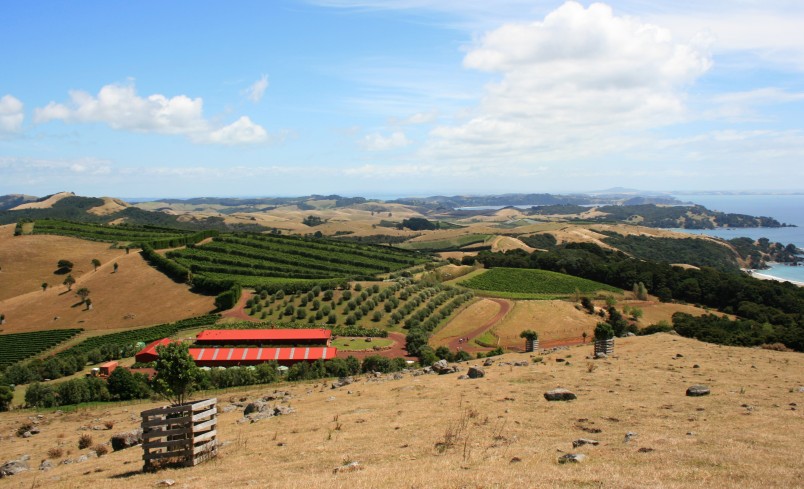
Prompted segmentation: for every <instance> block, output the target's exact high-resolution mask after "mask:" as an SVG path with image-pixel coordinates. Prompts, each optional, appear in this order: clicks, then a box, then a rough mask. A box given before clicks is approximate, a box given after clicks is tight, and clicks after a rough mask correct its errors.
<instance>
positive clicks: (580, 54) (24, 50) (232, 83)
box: [0, 0, 804, 198]
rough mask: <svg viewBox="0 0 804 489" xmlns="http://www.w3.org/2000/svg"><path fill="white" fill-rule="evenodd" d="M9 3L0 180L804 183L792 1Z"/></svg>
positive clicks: (800, 15) (169, 187) (374, 190)
mask: <svg viewBox="0 0 804 489" xmlns="http://www.w3.org/2000/svg"><path fill="white" fill-rule="evenodd" d="M0 14H2V15H0V17H2V18H3V20H4V22H3V29H1V30H0V46H2V47H0V53H1V54H0V194H7V193H27V194H32V195H38V196H41V195H45V194H49V193H54V192H58V191H62V190H67V191H74V192H76V193H78V194H80V195H94V196H102V195H111V196H116V197H123V198H126V197H167V196H170V197H192V196H285V195H307V194H311V193H318V194H330V193H339V194H342V195H362V196H381V197H382V196H386V197H389V196H403V195H434V194H469V193H472V194H491V193H505V192H568V191H584V190H598V189H603V188H608V187H613V186H624V187H631V188H640V189H645V190H707V189H722V190H744V189H758V190H804V184H802V182H804V178H802V177H804V165H802V161H803V160H804V117H803V116H802V114H804V29H802V28H801V26H802V25H804V2H800V1H798V0H765V1H759V0H707V1H693V0H681V1H679V0H673V1H671V0H667V1H664V0H653V1H647V0H612V1H610V2H607V3H591V2H560V1H544V0H531V1H524V0H497V1H495V2H488V1H478V0H460V1H459V0H428V1H425V0H309V1H301V0H299V1H291V0H276V1H271V2H262V1H250V2H242V1H241V2H207V1H176V2H152V1H139V2H101V1H81V2H24V1H7V2H3V5H2V7H0Z"/></svg>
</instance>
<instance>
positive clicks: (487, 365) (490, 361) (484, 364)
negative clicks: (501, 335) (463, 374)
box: [483, 358, 494, 367]
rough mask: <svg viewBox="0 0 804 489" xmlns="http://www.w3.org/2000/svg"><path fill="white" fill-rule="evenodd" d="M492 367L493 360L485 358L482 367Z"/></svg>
mask: <svg viewBox="0 0 804 489" xmlns="http://www.w3.org/2000/svg"><path fill="white" fill-rule="evenodd" d="M492 365H494V359H493V358H487V359H485V360H484V361H483V366H484V367H491V366H492Z"/></svg>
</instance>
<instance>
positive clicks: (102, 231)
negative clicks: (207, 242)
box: [31, 219, 217, 249]
mask: <svg viewBox="0 0 804 489" xmlns="http://www.w3.org/2000/svg"><path fill="white" fill-rule="evenodd" d="M31 234H55V235H59V236H70V237H74V238H80V239H86V240H89V241H103V242H107V243H117V244H118V245H120V246H132V247H135V248H136V247H140V246H141V245H142V243H149V244H150V245H151V246H152V247H154V248H157V249H159V248H169V247H176V246H184V245H186V244H188V243H197V242H198V241H200V240H202V239H204V238H206V237H209V236H213V235H215V234H217V232H216V231H202V232H193V231H184V230H181V229H172V228H165V227H158V226H129V225H126V224H120V225H104V224H90V223H82V222H72V221H61V220H57V219H41V220H37V221H34V223H33V228H32V230H31Z"/></svg>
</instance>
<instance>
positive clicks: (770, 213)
mask: <svg viewBox="0 0 804 489" xmlns="http://www.w3.org/2000/svg"><path fill="white" fill-rule="evenodd" d="M674 197H676V198H678V199H679V200H683V201H685V202H686V201H690V202H694V203H696V204H700V205H702V206H704V207H706V208H707V209H710V210H716V211H722V212H731V213H737V214H749V215H752V216H767V217H772V218H774V219H776V220H777V221H779V222H781V223H786V224H793V225H795V226H798V227H785V228H728V229H700V230H699V229H695V230H690V229H678V230H676V231H681V232H686V233H689V234H705V235H707V236H715V237H718V238H723V239H732V238H739V237H743V236H745V237H747V238H751V239H754V240H756V239H759V238H768V239H769V240H771V241H772V242H776V243H782V244H783V245H788V244H790V243H792V244H794V245H796V246H797V247H798V248H801V249H804V195H708V194H695V195H692V194H687V195H674ZM760 273H761V274H762V275H767V276H770V277H774V278H778V279H781V280H790V281H792V282H800V283H804V266H798V267H791V266H787V265H774V266H772V267H771V268H770V269H769V270H762V271H761V272H760Z"/></svg>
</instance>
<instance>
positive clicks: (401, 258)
mask: <svg viewBox="0 0 804 489" xmlns="http://www.w3.org/2000/svg"><path fill="white" fill-rule="evenodd" d="M166 257H167V258H168V259H169V260H171V261H172V262H174V263H175V264H177V265H178V268H179V269H180V270H187V271H189V272H190V273H191V274H192V275H193V276H194V277H195V276H199V275H200V276H204V277H207V278H210V279H213V280H215V281H218V282H222V281H233V282H234V283H237V284H240V285H241V286H245V287H255V288H259V287H271V288H273V289H277V290H278V288H281V286H282V285H283V284H284V285H287V286H288V288H293V289H295V290H309V289H310V288H312V287H314V286H315V285H322V286H333V285H335V284H337V283H339V282H343V281H344V280H349V279H368V278H373V277H375V276H376V275H378V274H382V273H388V272H393V271H396V270H400V269H402V268H408V267H411V266H414V265H418V264H421V263H424V262H426V261H427V259H426V258H423V257H420V256H417V255H416V254H415V253H411V252H406V251H402V250H396V249H393V248H388V247H379V246H369V245H358V244H352V243H343V242H337V241H326V240H322V239H312V238H300V237H290V236H270V235H258V234H237V235H233V234H225V235H220V236H216V237H215V238H214V239H213V240H212V242H211V243H207V244H204V245H199V246H190V247H188V248H187V249H182V250H174V251H171V252H169V253H168V254H167V255H166Z"/></svg>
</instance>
